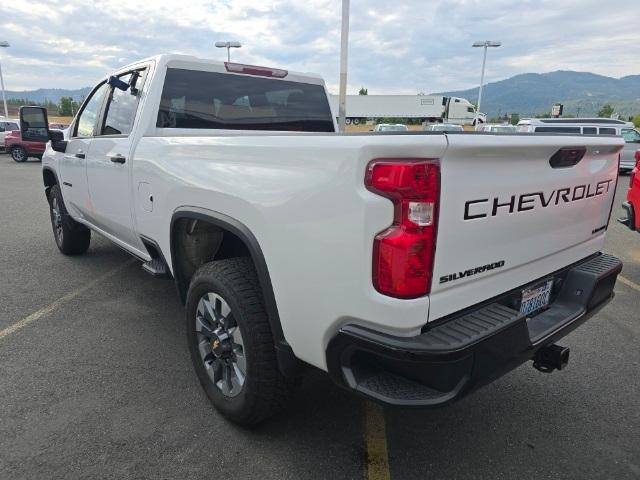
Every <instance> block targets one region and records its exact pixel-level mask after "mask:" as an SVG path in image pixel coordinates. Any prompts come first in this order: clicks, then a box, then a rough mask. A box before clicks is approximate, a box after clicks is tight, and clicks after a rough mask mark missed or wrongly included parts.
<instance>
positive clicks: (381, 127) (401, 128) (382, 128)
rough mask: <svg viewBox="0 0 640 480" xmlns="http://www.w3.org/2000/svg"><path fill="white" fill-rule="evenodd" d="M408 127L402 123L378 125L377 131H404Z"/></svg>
mask: <svg viewBox="0 0 640 480" xmlns="http://www.w3.org/2000/svg"><path fill="white" fill-rule="evenodd" d="M407 130H408V129H407V127H406V126H404V125H379V126H378V131H379V132H406V131H407Z"/></svg>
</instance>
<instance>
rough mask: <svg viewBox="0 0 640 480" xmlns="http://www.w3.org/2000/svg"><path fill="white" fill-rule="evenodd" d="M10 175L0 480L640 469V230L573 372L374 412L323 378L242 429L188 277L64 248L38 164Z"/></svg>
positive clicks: (583, 336)
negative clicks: (199, 370)
mask: <svg viewBox="0 0 640 480" xmlns="http://www.w3.org/2000/svg"><path fill="white" fill-rule="evenodd" d="M0 184H1V187H0V212H2V214H1V218H2V228H1V229H0V243H1V245H2V249H1V250H0V262H1V264H2V275H1V276H0V306H1V308H0V331H1V332H2V333H0V372H1V373H0V479H34V478H65V479H71V478H118V479H124V478H162V479H185V478H234V479H235V478H238V479H246V478H278V479H281V478H282V479H284V478H291V479H300V478H304V479H307V478H309V479H315V478H318V479H326V478H332V479H343V478H356V479H361V478H370V479H373V478H380V479H384V478H396V479H413V478H421V479H425V478H428V479H432V478H433V479H452V478H459V479H476V478H477V479H483V478H491V479H502V478H504V479H516V478H517V479H529V478H530V479H536V480H540V479H556V478H558V479H560V478H562V479H566V478H572V479H573V478H575V479H584V478H598V479H599V478H603V479H604V478H615V479H632V478H635V479H637V478H640V375H639V374H640V235H638V234H636V233H633V232H630V231H628V230H626V227H623V226H622V225H619V224H618V223H616V222H615V221H612V223H611V226H610V232H609V237H608V241H607V248H606V250H607V251H608V252H609V253H612V254H614V255H616V256H618V257H620V258H622V260H623V261H624V262H625V267H624V271H623V274H622V275H623V277H624V280H622V281H619V282H618V285H617V287H616V298H615V299H614V300H613V302H612V303H611V304H610V305H609V306H608V307H607V308H606V309H604V310H603V311H602V312H601V313H600V314H598V316H597V317H594V318H593V319H591V320H590V321H589V322H588V323H586V324H585V325H584V326H583V327H581V328H579V329H578V330H576V331H575V332H574V333H572V334H571V335H570V336H569V337H567V338H566V339H564V340H563V341H562V343H563V344H566V345H568V346H570V347H571V362H570V364H569V367H568V369H567V370H565V371H563V372H555V373H553V374H551V375H545V374H543V373H540V372H537V371H535V370H534V369H532V368H531V367H530V366H522V367H520V368H518V369H517V370H515V371H513V372H511V373H510V374H508V375H506V376H505V377H503V378H501V379H500V380H498V381H497V382H495V383H493V384H491V385H489V386H487V387H485V388H483V389H481V390H480V391H478V392H476V393H474V394H472V395H470V396H469V397H467V398H465V399H463V400H462V401H460V402H458V403H456V404H455V405H453V406H450V407H447V408H445V409H440V410H433V411H406V410H392V409H388V410H387V409H385V410H382V409H379V408H376V407H372V406H370V405H368V404H365V403H364V402H363V401H361V400H359V399H357V398H355V397H354V396H352V395H349V394H347V393H345V392H343V391H342V390H340V389H338V388H337V387H335V386H334V385H333V384H332V383H331V382H330V381H329V380H328V378H327V377H326V376H325V375H324V374H322V373H321V372H313V373H311V374H310V375H309V376H308V377H307V378H305V379H304V380H303V381H302V384H301V386H300V389H299V390H298V392H297V395H296V397H295V400H294V402H293V403H292V404H291V407H290V408H289V410H288V412H287V413H286V414H285V415H282V416H280V417H279V418H277V419H275V420H272V421H270V422H268V423H266V424H265V425H262V426H261V427H260V428H257V429H254V430H244V429H240V428H237V427H235V426H233V425H231V424H229V423H228V422H226V421H225V420H224V419H223V418H221V417H220V416H219V415H218V414H217V413H216V412H215V410H214V409H213V408H212V406H211V405H210V404H209V402H208V400H207V398H206V397H205V394H204V393H203V391H202V390H201V388H200V386H199V384H198V382H197V379H196V376H195V374H194V372H193V371H192V367H191V363H190V359H189V354H188V351H187V346H186V339H185V332H184V321H183V310H182V306H181V304H180V302H179V300H178V297H177V295H176V294H175V290H174V286H173V284H172V283H171V282H169V281H162V280H156V279H153V278H151V277H150V276H148V275H147V274H145V273H144V272H143V271H142V270H141V269H140V265H139V263H138V262H136V261H134V260H131V258H130V257H129V256H128V255H127V254H126V253H124V252H123V251H122V250H120V249H119V248H118V247H116V246H114V245H112V244H110V243H109V242H108V241H106V240H104V239H102V238H100V237H98V236H96V235H94V236H93V239H92V245H91V248H90V249H89V252H88V254H87V255H85V256H81V257H75V258H71V257H64V256H63V255H61V254H60V253H59V252H58V250H57V248H56V246H55V244H54V241H53V237H52V233H51V227H50V224H49V217H48V210H47V204H46V201H45V198H44V194H43V189H42V182H41V171H40V163H39V162H35V161H30V162H28V163H25V164H17V163H14V162H13V161H12V160H11V158H10V157H9V156H7V155H0ZM627 184H628V177H622V178H621V180H620V185H619V187H618V191H617V199H616V202H615V207H614V216H617V215H620V214H621V209H620V204H621V202H622V199H623V196H624V193H625V191H626V186H627Z"/></svg>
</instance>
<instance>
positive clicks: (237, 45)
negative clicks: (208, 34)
mask: <svg viewBox="0 0 640 480" xmlns="http://www.w3.org/2000/svg"><path fill="white" fill-rule="evenodd" d="M241 46H242V45H241V44H240V42H216V47H218V48H226V49H227V62H231V49H232V48H240V47H241Z"/></svg>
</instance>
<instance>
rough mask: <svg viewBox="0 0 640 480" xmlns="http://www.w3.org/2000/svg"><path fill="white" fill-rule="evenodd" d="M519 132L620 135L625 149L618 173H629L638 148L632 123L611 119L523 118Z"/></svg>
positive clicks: (638, 136) (639, 140) (638, 137)
mask: <svg viewBox="0 0 640 480" xmlns="http://www.w3.org/2000/svg"><path fill="white" fill-rule="evenodd" d="M518 131H519V132H547V133H568V134H580V135H622V136H623V137H624V140H625V147H624V149H623V151H622V153H621V157H620V171H621V172H623V173H624V172H628V171H631V170H632V169H633V167H634V165H635V157H634V155H635V152H636V150H637V149H639V148H640V132H638V130H635V129H634V128H633V123H631V122H624V121H622V120H615V119H613V118H525V119H524V120H520V121H519V122H518Z"/></svg>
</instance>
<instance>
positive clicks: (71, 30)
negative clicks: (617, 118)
mask: <svg viewBox="0 0 640 480" xmlns="http://www.w3.org/2000/svg"><path fill="white" fill-rule="evenodd" d="M636 2H637V0H619V1H617V2H615V5H612V6H611V8H603V6H602V3H601V1H599V0H579V1H578V0H576V1H572V0H563V1H562V2H559V1H557V0H535V1H532V0H520V1H514V0H493V1H491V2H487V1H486V0H482V1H475V0H458V1H454V0H449V1H439V0H430V1H429V2H425V1H423V0H407V1H402V2H389V0H352V2H351V32H350V50H349V91H350V92H352V93H355V92H356V91H357V90H358V89H359V88H360V86H366V87H367V88H368V89H369V92H370V93H416V92H418V91H424V92H436V91H446V90H457V89H463V88H469V87H473V86H475V85H477V83H478V80H479V73H480V65H481V61H482V59H481V51H480V49H473V48H471V44H472V43H473V41H475V40H483V39H495V40H501V41H502V42H503V46H502V47H500V48H497V49H492V50H490V52H489V58H488V63H487V80H488V81H494V80H498V79H502V78H506V77H509V76H512V75H515V74H518V73H525V72H547V71H552V70H557V69H564V70H581V71H592V72H595V73H600V74H603V75H609V76H617V77H619V76H624V75H630V74H636V73H639V72H638V69H637V67H636V65H637V53H636V47H637V46H638V45H640V30H639V29H638V23H637V22H636V21H634V20H635V18H634V17H633V15H629V12H633V11H635V10H636V7H637V6H636ZM0 32H2V35H3V38H0V40H7V41H9V42H10V43H11V48H8V49H2V50H0V61H2V66H3V71H4V73H5V83H6V86H7V88H8V89H10V90H20V89H32V88H39V87H58V88H77V87H83V86H90V85H92V84H94V83H95V82H96V81H97V80H99V79H100V78H102V77H104V76H105V75H106V74H107V73H109V72H110V71H111V70H113V69H116V68H118V67H120V66H122V65H124V64H127V63H130V62H133V61H135V60H138V59H140V58H143V57H147V56H151V55H154V54H157V53H162V52H179V53H187V54H193V55H197V56H201V57H210V58H217V59H223V58H224V51H222V50H217V49H215V48H214V46H213V44H214V42H215V41H217V40H227V39H229V40H239V41H240V42H242V44H243V47H242V49H240V50H234V51H233V53H232V55H233V59H234V60H237V61H240V62H244V63H256V64H263V65H270V66H274V67H284V68H288V69H291V70H300V71H311V72H318V73H320V74H322V75H323V76H324V77H325V79H326V81H327V83H328V85H329V87H330V88H331V89H332V90H337V84H338V73H339V72H338V67H339V46H340V1H339V0H305V1H303V2H300V1H296V0H272V1H266V0H261V1H255V0H233V1H220V0H215V1H211V0H208V1H205V0H183V1H182V2H175V0H172V1H169V0H154V1H149V0H147V1H144V0H143V1H141V2H133V3H131V2H122V1H121V0H101V1H100V2H91V3H89V2H84V1H81V0H64V1H62V0H48V1H45V0H14V1H12V2H2V3H0Z"/></svg>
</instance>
